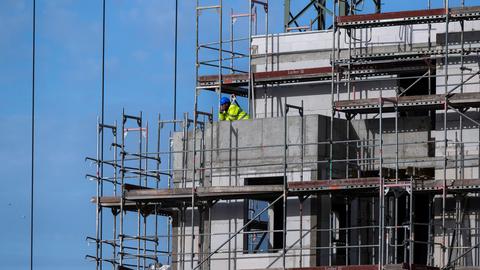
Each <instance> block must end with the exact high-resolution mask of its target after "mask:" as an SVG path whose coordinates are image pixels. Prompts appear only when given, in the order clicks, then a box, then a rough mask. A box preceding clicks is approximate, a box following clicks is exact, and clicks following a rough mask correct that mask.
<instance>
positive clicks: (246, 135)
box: [173, 110, 347, 269]
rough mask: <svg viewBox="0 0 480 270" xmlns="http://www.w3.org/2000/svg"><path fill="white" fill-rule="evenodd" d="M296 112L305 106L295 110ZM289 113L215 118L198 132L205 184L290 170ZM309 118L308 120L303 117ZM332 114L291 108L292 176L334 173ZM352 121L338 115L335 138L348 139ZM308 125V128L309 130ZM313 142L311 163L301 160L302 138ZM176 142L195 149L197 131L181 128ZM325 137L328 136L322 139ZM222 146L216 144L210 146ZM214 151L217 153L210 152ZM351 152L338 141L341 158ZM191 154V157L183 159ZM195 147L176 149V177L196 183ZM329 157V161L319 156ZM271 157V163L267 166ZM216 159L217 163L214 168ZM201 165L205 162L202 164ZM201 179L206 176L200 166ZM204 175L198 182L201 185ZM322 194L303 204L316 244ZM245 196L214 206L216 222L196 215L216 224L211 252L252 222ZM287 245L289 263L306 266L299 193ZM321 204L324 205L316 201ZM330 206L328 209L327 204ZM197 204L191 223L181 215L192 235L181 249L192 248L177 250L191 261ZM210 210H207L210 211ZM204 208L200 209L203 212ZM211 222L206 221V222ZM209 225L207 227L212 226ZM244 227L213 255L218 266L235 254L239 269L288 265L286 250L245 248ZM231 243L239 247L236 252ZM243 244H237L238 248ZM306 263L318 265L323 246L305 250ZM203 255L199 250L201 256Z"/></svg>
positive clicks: (291, 208)
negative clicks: (300, 113) (249, 251)
mask: <svg viewBox="0 0 480 270" xmlns="http://www.w3.org/2000/svg"><path fill="white" fill-rule="evenodd" d="M291 114H292V115H295V114H297V113H296V112H295V111H294V110H292V111H291ZM284 120H285V119H284V118H263V119H255V120H245V121H237V122H218V123H213V124H208V125H207V126H206V128H205V130H204V131H203V132H202V131H198V132H197V144H196V147H197V149H200V145H202V143H201V142H202V139H201V138H203V141H204V144H205V148H204V149H205V150H206V151H204V152H203V153H204V155H202V153H201V152H198V153H197V157H196V158H195V160H196V162H197V165H196V166H199V165H198V164H200V156H202V157H203V158H202V160H203V161H204V163H205V167H206V170H204V175H203V177H202V178H203V179H204V181H203V184H204V185H205V186H209V185H212V186H243V185H244V184H245V179H247V178H258V177H273V176H279V177H283V160H284V138H285V128H284V127H285V124H284ZM302 121H303V125H302ZM329 123H330V118H329V117H325V116H321V115H307V116H305V117H304V118H302V117H300V116H289V117H288V118H287V127H288V128H287V132H288V133H287V136H288V137H287V138H288V144H289V145H290V146H289V147H288V152H287V163H289V165H288V168H287V180H288V181H301V180H302V179H303V181H308V180H315V179H324V178H325V177H327V167H328V165H327V164H328V163H327V159H328V156H329V153H330V151H329V150H328V149H329V148H328V143H327V141H328V138H329V136H330V131H329V130H330V129H329V127H330V124H329ZM346 123H347V122H346V121H344V120H340V119H339V120H337V121H336V123H335V125H334V127H335V131H334V134H335V135H334V138H335V140H345V131H344V129H343V128H341V127H344V126H345V125H346ZM302 126H303V134H302ZM302 135H303V138H304V139H303V141H304V143H305V144H306V145H305V146H304V150H303V153H304V154H303V162H304V165H303V170H302V166H301V161H302V159H301V157H302V151H301V148H300V146H298V145H297V144H300V143H301V141H302V139H301V138H302ZM173 137H174V140H173V149H174V151H175V152H181V151H182V150H183V149H184V147H185V146H188V149H189V150H190V151H191V150H192V149H193V132H192V131H189V132H188V139H187V141H186V142H187V143H186V144H184V141H183V140H182V137H183V134H182V133H181V132H178V133H176V134H174V136H173ZM319 142H322V143H323V144H318V143H319ZM212 147H213V149H220V150H218V151H217V150H215V151H209V150H210V149H212ZM210 153H211V155H210ZM344 155H345V150H344V148H343V147H335V150H334V156H335V157H336V158H341V157H342V156H344ZM184 160H186V163H184V162H183V161H184ZM193 160H194V158H193V155H192V154H191V153H190V154H189V155H188V157H186V159H185V156H184V155H183V154H182V153H176V154H174V156H173V167H174V170H176V172H175V174H174V182H175V185H176V186H177V187H181V186H187V187H188V186H191V181H186V183H184V182H185V181H182V180H183V178H185V176H186V178H187V179H192V177H193V174H192V168H193ZM319 160H323V161H324V163H320V164H319V163H317V161H319ZM184 164H185V165H186V168H187V169H188V170H189V172H188V173H186V175H184V174H183V173H182V171H183V168H184ZM265 165H268V166H265ZM210 166H211V167H212V169H211V170H210V169H209V168H210ZM197 168H198V167H197ZM343 170H344V166H340V165H338V166H334V174H335V177H337V176H343V175H344V171H343ZM196 177H197V179H199V178H200V176H199V174H197V176H196ZM198 184H199V183H198V182H197V183H196V185H198ZM314 201H315V200H312V199H306V200H305V202H304V204H303V213H304V214H303V217H302V219H303V221H302V224H303V237H302V245H303V246H304V247H305V246H307V247H308V246H315V245H316V244H315V243H316V241H317V235H316V234H315V233H310V232H308V230H309V229H314V230H315V229H316V228H317V225H316V223H317V218H316V215H317V213H316V211H312V210H311V207H312V202H314ZM244 203H245V202H244V200H234V201H230V202H225V201H220V202H218V203H216V204H215V205H214V206H213V207H211V208H210V213H209V214H210V215H211V218H212V222H211V223H210V224H208V225H205V224H204V225H203V226H201V227H199V226H198V225H199V220H196V221H195V226H194V227H195V234H198V233H199V230H201V231H202V232H204V233H209V232H212V233H214V235H212V237H211V239H209V240H208V239H204V240H205V241H203V242H204V243H208V244H206V245H204V247H203V252H205V253H209V252H211V251H213V250H215V249H216V248H217V247H219V246H220V245H221V244H222V243H223V242H224V241H226V240H227V239H228V235H229V233H232V232H235V231H237V230H238V229H239V228H241V227H242V226H243V225H244V222H245V221H244ZM287 206H288V207H287V209H288V213H287V224H288V225H287V229H288V230H289V232H288V233H287V247H289V248H290V249H291V250H290V251H288V252H287V266H288V267H298V266H299V265H300V256H299V254H300V250H298V249H299V246H300V242H299V241H298V239H299V236H300V232H299V231H298V230H299V228H300V217H299V201H298V199H296V198H291V199H289V200H288V203H287ZM315 208H316V206H315ZM323 209H326V208H325V206H323ZM190 211H191V210H187V211H186V216H185V219H186V228H185V231H183V232H181V231H180V226H179V224H180V223H179V219H180V218H181V217H177V220H176V221H175V222H174V224H176V225H175V226H174V232H175V233H177V234H185V235H186V236H185V237H183V238H182V237H179V238H176V239H175V240H174V242H175V243H174V249H176V250H178V252H180V253H182V252H185V253H186V256H185V258H175V259H174V260H181V259H183V260H185V261H186V263H187V265H189V264H188V263H189V261H190V258H191V257H190V252H191V246H192V245H191V240H192V239H191V237H190V235H191V218H190V216H191V212H190ZM203 214H204V215H205V213H203ZM199 216H200V213H199V212H198V211H196V212H195V217H197V218H198V217H199ZM202 224H203V223H202ZM204 230H206V231H204ZM183 241H185V243H186V249H185V250H183V251H182V250H181V246H182V242H183ZM198 241H199V238H198V237H197V238H195V239H194V243H195V244H194V245H193V246H194V248H195V252H198ZM242 249H243V235H242V234H239V235H238V236H237V237H235V239H234V240H233V241H232V242H231V243H230V245H229V246H228V245H227V246H225V247H224V248H222V252H221V253H220V254H217V255H215V256H214V257H213V258H214V259H213V260H212V261H211V265H210V267H211V269H227V268H228V262H229V261H230V264H231V265H232V267H233V265H236V267H237V269H255V268H262V267H264V268H265V267H281V265H282V256H281V252H270V253H257V254H244V253H243V252H242ZM228 250H230V251H231V252H230V253H228ZM234 250H236V252H234ZM302 254H303V255H302V261H303V263H302V265H303V266H311V265H316V258H317V255H316V254H317V251H316V250H315V249H313V250H303V251H302ZM195 260H198V258H195ZM174 268H175V269H180V266H179V265H178V264H174Z"/></svg>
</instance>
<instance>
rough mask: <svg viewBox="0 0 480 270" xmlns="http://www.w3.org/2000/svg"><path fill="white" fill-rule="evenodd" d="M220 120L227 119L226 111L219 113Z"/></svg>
mask: <svg viewBox="0 0 480 270" xmlns="http://www.w3.org/2000/svg"><path fill="white" fill-rule="evenodd" d="M218 120H220V121H225V113H222V112H220V113H218Z"/></svg>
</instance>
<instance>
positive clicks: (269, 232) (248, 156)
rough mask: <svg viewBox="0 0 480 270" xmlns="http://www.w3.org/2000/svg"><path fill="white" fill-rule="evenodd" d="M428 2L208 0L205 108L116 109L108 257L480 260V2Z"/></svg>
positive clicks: (409, 264) (308, 264) (203, 50)
mask: <svg viewBox="0 0 480 270" xmlns="http://www.w3.org/2000/svg"><path fill="white" fill-rule="evenodd" d="M385 1H388V0H384V2H385ZM422 1H425V6H428V8H427V9H423V10H407V11H396V12H383V11H382V4H384V3H381V0H364V1H362V0H360V1H359V0H336V1H326V0H311V1H310V0H304V1H290V0H284V1H283V2H284V14H268V12H269V11H270V9H269V6H268V5H269V2H268V1H267V0H248V1H246V0H245V4H244V6H245V9H244V10H241V11H239V12H236V11H231V10H224V9H226V8H225V7H224V6H223V4H222V0H217V1H213V0H212V1H201V0H197V7H196V16H197V17H196V22H197V23H196V26H197V33H196V34H197V38H196V40H197V46H196V50H197V55H196V71H197V72H196V74H197V77H196V89H195V91H194V93H195V108H194V110H193V113H190V114H189V113H185V114H184V116H183V117H182V118H181V119H178V118H177V119H173V120H165V119H162V118H160V117H159V119H158V123H155V125H150V126H149V125H148V124H147V123H146V122H145V121H144V119H143V117H142V115H141V113H140V114H129V113H124V114H123V115H122V118H121V119H120V120H119V122H118V123H108V124H107V123H102V122H100V123H98V138H99V140H98V146H97V149H98V151H97V153H98V155H97V157H95V158H91V159H92V160H93V161H94V162H95V164H96V165H97V171H96V173H92V174H91V175H90V177H91V178H92V179H95V180H96V183H97V194H96V195H95V196H94V197H93V198H92V202H93V203H94V204H95V205H96V210H97V211H96V218H97V222H96V225H97V230H96V235H95V236H92V237H89V239H90V240H91V241H92V242H93V243H94V245H95V247H96V249H95V254H92V255H89V256H88V257H89V258H91V259H92V260H93V261H94V262H95V264H96V269H168V267H167V265H168V266H169V267H170V268H171V269H175V270H177V269H178V270H183V269H232V270H236V269H238V270H241V269H298V270H300V269H309V270H312V269H322V270H326V269H343V270H349V269H351V270H370V269H371V270H374V269H440V268H441V269H450V268H451V269H453V268H455V269H480V216H479V215H480V212H479V211H480V196H479V195H480V170H479V166H480V162H479V161H480V151H479V149H480V112H479V107H480V82H479V77H480V58H479V57H480V55H479V53H480V22H479V21H480V6H472V3H469V1H468V0H467V1H461V3H460V4H459V6H455V7H453V6H451V5H449V3H448V0H447V1H444V6H443V7H441V8H433V7H432V6H431V5H430V1H429V0H428V1H427V0H422ZM202 2H204V3H202ZM270 2H272V1H270ZM290 2H292V3H290ZM294 2H295V3H294ZM406 2H408V1H406ZM458 2H460V1H458ZM299 3H303V4H299ZM299 5H300V7H299ZM405 5H408V3H407V4H405ZM367 6H368V7H370V8H369V9H368V10H367V8H363V7H367ZM282 15H283V16H284V32H283V33H270V32H269V29H268V25H269V24H268V18H269V16H270V17H271V16H277V17H278V16H282ZM204 16H215V18H216V20H213V21H217V22H218V24H216V25H211V24H210V25H208V30H209V33H208V35H205V36H204V35H203V33H202V31H203V30H202V29H205V28H204V25H203V26H202V23H204V21H203V20H202V18H203V17H204ZM211 21H212V20H210V22H211ZM225 22H230V24H228V23H225ZM242 24H244V26H245V29H248V31H247V32H248V34H247V35H246V36H239V35H236V33H240V32H242V31H243V32H245V29H243V30H242V31H240V30H239V29H237V28H238V27H240V26H241V25H242ZM202 27H203V28H202ZM261 28H264V29H261ZM212 33H216V34H212ZM226 33H227V34H226ZM205 34H207V33H205ZM206 36H208V37H209V38H212V37H215V36H217V38H216V39H215V38H214V39H213V40H205V37H206ZM226 36H228V38H226ZM245 44H246V46H245ZM208 93H210V95H212V94H216V96H217V97H218V98H220V97H222V96H229V95H231V94H235V95H236V96H237V97H238V100H239V101H240V103H241V104H242V105H243V104H245V105H243V106H244V107H245V108H244V110H248V112H249V114H250V116H251V119H250V120H244V121H237V122H228V121H222V122H217V121H216V115H215V113H216V112H217V107H216V106H217V105H216V104H200V103H201V100H204V99H202V98H200V97H201V96H202V95H208ZM212 105H213V106H215V108H214V109H203V108H208V107H209V106H210V108H211V107H212ZM161 264H163V265H164V266H160V265H161ZM161 267H163V268H161Z"/></svg>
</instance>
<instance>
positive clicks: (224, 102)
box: [220, 97, 230, 106]
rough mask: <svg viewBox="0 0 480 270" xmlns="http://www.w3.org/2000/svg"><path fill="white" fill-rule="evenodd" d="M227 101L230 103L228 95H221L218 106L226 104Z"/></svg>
mask: <svg viewBox="0 0 480 270" xmlns="http://www.w3.org/2000/svg"><path fill="white" fill-rule="evenodd" d="M227 103H230V99H229V98H228V97H222V98H221V99H220V106H221V105H224V104H227Z"/></svg>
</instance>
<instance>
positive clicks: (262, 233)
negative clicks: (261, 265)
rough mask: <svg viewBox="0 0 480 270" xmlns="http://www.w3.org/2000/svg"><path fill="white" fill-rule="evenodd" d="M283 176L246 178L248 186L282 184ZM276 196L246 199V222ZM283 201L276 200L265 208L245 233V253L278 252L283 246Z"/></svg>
mask: <svg viewBox="0 0 480 270" xmlns="http://www.w3.org/2000/svg"><path fill="white" fill-rule="evenodd" d="M282 184H283V177H259V178H248V179H245V185H246V186H255V185H282ZM274 200H275V198H258V199H245V200H244V220H243V221H244V224H246V223H247V222H249V221H250V220H252V218H254V217H255V216H256V215H258V214H259V213H260V212H261V211H262V210H264V209H265V208H266V207H267V206H268V205H269V204H270V203H271V202H272V201H274ZM282 230H283V203H282V200H279V201H278V202H276V203H275V204H274V205H273V206H272V207H270V209H268V210H265V212H263V213H262V214H260V215H259V216H258V217H257V218H255V219H254V220H253V221H252V223H250V225H249V226H247V228H245V231H244V235H243V251H244V253H267V252H277V251H279V250H281V249H282V248H283V234H282Z"/></svg>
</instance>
